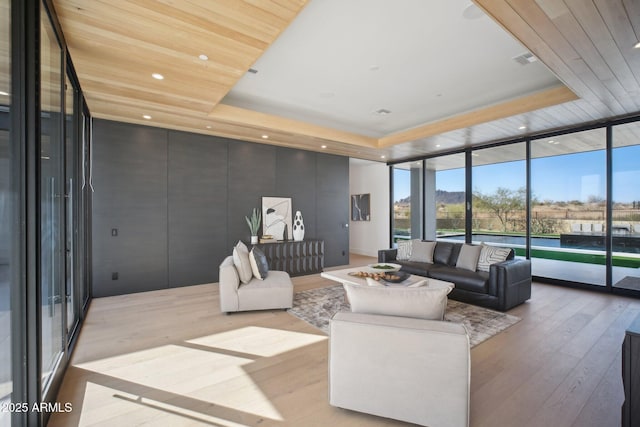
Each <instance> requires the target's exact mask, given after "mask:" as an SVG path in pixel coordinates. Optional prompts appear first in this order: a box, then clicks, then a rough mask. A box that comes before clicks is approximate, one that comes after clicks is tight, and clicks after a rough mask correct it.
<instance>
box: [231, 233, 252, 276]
mask: <svg viewBox="0 0 640 427" xmlns="http://www.w3.org/2000/svg"><path fill="white" fill-rule="evenodd" d="M233 265H235V266H236V270H238V276H239V277H240V281H241V282H242V283H249V282H250V281H251V278H252V277H253V270H251V262H250V261H249V250H248V249H247V246H246V245H245V244H244V243H242V242H241V241H240V240H238V243H237V244H236V246H235V247H234V248H233Z"/></svg>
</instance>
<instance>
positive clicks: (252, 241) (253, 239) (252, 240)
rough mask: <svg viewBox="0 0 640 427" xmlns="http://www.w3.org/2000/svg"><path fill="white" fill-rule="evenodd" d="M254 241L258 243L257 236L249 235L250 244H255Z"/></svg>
mask: <svg viewBox="0 0 640 427" xmlns="http://www.w3.org/2000/svg"><path fill="white" fill-rule="evenodd" d="M256 243H258V236H251V244H252V245H255V244H256Z"/></svg>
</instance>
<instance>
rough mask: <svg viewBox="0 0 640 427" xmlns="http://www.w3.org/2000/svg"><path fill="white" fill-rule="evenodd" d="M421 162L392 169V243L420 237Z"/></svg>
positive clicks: (400, 165) (408, 163)
mask: <svg viewBox="0 0 640 427" xmlns="http://www.w3.org/2000/svg"><path fill="white" fill-rule="evenodd" d="M422 188H423V183H422V162H421V161H420V162H407V163H402V164H399V165H395V166H394V167H393V197H392V200H393V233H392V234H393V243H394V244H395V243H396V242H397V241H398V240H406V239H420V238H421V237H422V194H423V190H422Z"/></svg>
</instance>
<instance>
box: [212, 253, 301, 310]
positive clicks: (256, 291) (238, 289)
mask: <svg viewBox="0 0 640 427" xmlns="http://www.w3.org/2000/svg"><path fill="white" fill-rule="evenodd" d="M219 273H220V276H219V285H220V310H221V311H222V312H223V313H229V312H234V311H248V310H269V309H277V308H280V309H287V308H291V306H292V305H293V282H291V278H290V277H289V273H287V272H286V271H275V270H271V271H269V274H268V275H267V277H266V278H265V279H264V280H259V279H256V278H255V277H253V278H252V279H251V280H250V281H249V282H248V283H242V282H240V276H239V275H238V270H237V269H236V267H235V265H234V264H233V257H232V256H228V257H227V258H225V259H224V261H222V264H220V269H219Z"/></svg>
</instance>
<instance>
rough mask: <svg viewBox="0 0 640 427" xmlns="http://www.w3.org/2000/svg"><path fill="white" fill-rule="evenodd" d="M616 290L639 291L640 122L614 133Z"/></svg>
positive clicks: (613, 245)
mask: <svg viewBox="0 0 640 427" xmlns="http://www.w3.org/2000/svg"><path fill="white" fill-rule="evenodd" d="M611 156H612V158H611V161H612V173H611V180H612V183H611V188H612V197H611V204H612V206H611V220H612V221H611V223H612V229H611V232H612V233H611V235H612V256H611V260H612V280H611V283H612V285H613V287H615V288H619V289H631V290H635V291H640V122H633V123H628V124H624V125H618V126H614V127H613V129H612V151H611Z"/></svg>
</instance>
